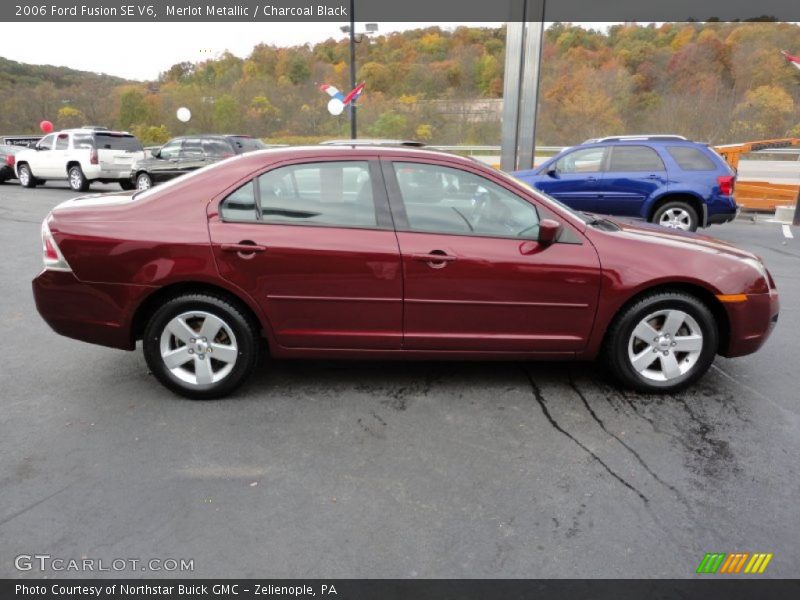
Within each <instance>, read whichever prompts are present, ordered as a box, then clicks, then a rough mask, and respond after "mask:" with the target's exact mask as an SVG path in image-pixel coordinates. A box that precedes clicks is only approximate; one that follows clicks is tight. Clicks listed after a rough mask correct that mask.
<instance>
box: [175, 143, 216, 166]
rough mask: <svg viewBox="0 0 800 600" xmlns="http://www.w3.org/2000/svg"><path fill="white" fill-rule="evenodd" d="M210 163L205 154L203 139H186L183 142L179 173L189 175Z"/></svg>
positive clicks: (179, 159)
mask: <svg viewBox="0 0 800 600" xmlns="http://www.w3.org/2000/svg"><path fill="white" fill-rule="evenodd" d="M207 164H209V163H208V160H207V158H206V155H205V153H204V152H203V140H202V139H201V138H186V139H185V140H183V145H182V146H181V151H180V152H179V153H178V167H177V170H178V173H179V174H183V173H189V172H191V171H194V170H196V169H199V168H201V167H205V166H206V165H207Z"/></svg>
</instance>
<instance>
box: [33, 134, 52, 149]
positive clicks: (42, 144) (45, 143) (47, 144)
mask: <svg viewBox="0 0 800 600" xmlns="http://www.w3.org/2000/svg"><path fill="white" fill-rule="evenodd" d="M55 137H56V136H55V134H50V135H46V136H44V137H43V138H42V139H41V140H39V143H38V144H36V147H37V148H39V150H52V149H53V140H54V139H55Z"/></svg>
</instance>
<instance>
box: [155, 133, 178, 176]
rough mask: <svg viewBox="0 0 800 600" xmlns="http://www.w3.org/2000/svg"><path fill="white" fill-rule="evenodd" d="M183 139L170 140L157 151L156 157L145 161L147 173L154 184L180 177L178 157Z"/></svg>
mask: <svg viewBox="0 0 800 600" xmlns="http://www.w3.org/2000/svg"><path fill="white" fill-rule="evenodd" d="M182 145H183V138H178V139H176V140H172V141H170V142H168V143H166V144H164V146H162V148H161V149H160V150H159V151H158V156H154V157H153V160H148V161H147V171H148V173H149V174H150V178H151V179H152V180H153V182H154V183H158V182H161V181H167V180H169V179H172V178H174V177H177V176H178V175H180V171H179V169H178V161H179V155H180V151H181V146H182Z"/></svg>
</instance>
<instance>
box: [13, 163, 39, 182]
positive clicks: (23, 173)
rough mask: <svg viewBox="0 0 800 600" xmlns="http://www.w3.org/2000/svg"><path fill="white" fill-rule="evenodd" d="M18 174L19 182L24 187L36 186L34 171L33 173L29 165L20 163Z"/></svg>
mask: <svg viewBox="0 0 800 600" xmlns="http://www.w3.org/2000/svg"><path fill="white" fill-rule="evenodd" d="M17 175H18V176H19V184H20V185H21V186H22V187H26V188H32V187H36V178H34V176H33V173H31V168H30V167H29V166H28V165H20V166H19V167H18V168H17Z"/></svg>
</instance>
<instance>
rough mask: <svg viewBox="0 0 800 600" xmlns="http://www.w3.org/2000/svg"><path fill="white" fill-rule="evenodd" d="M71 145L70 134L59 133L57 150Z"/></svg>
mask: <svg viewBox="0 0 800 600" xmlns="http://www.w3.org/2000/svg"><path fill="white" fill-rule="evenodd" d="M68 145H69V136H68V135H67V134H66V133H60V134H58V137H57V138H56V148H55V149H56V150H66V149H67V146H68Z"/></svg>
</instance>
